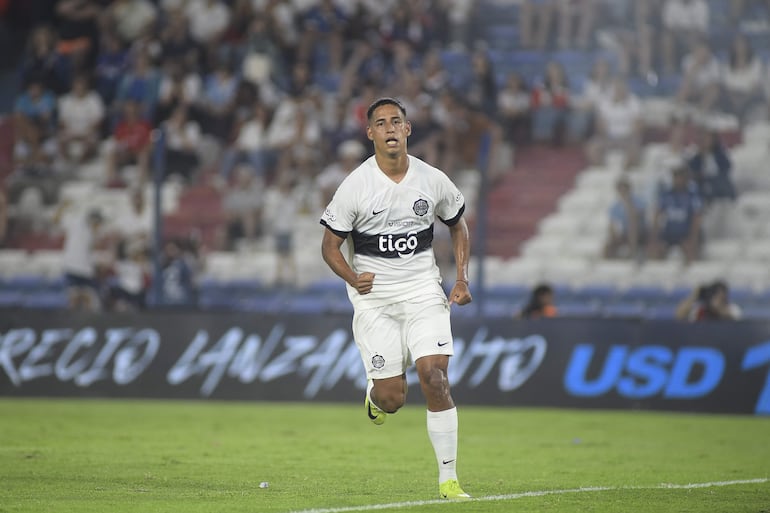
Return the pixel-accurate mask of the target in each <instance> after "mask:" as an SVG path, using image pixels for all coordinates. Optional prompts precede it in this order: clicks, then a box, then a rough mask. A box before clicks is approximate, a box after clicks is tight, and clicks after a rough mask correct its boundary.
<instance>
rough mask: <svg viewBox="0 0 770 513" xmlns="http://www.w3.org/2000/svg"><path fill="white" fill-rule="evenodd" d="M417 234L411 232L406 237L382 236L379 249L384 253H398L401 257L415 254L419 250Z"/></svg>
mask: <svg viewBox="0 0 770 513" xmlns="http://www.w3.org/2000/svg"><path fill="white" fill-rule="evenodd" d="M417 243H418V241H417V234H416V233H415V232H409V233H407V234H406V235H396V236H395V237H394V236H393V234H390V235H380V240H379V249H380V252H382V253H393V252H394V251H395V252H398V253H399V254H401V255H408V254H409V253H414V250H415V249H417Z"/></svg>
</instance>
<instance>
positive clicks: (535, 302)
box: [518, 283, 558, 319]
mask: <svg viewBox="0 0 770 513" xmlns="http://www.w3.org/2000/svg"><path fill="white" fill-rule="evenodd" d="M557 314H558V310H557V308H556V305H555V304H554V294H553V287H551V286H550V285H548V284H547V283H541V284H540V285H537V286H536V287H535V288H533V289H532V292H531V293H530V296H529V301H528V302H527V304H526V305H525V306H524V308H522V310H521V312H519V314H518V317H519V318H521V319H541V318H548V317H556V315H557Z"/></svg>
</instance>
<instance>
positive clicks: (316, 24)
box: [299, 0, 347, 72]
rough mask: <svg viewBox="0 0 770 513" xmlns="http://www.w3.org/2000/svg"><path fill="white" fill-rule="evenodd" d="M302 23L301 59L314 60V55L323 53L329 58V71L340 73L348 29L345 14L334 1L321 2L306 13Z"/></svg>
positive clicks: (322, 0)
mask: <svg viewBox="0 0 770 513" xmlns="http://www.w3.org/2000/svg"><path fill="white" fill-rule="evenodd" d="M301 23H302V29H303V30H302V38H301V41H300V47H299V58H300V59H303V60H312V59H313V57H314V53H317V52H322V53H323V54H325V55H328V57H329V68H328V71H334V72H336V71H339V70H340V69H341V68H342V57H343V50H344V46H343V43H344V35H345V31H346V28H347V16H346V15H345V12H344V11H343V10H342V9H340V8H339V7H338V6H337V5H336V3H335V2H334V1H333V0H319V2H318V3H316V4H315V5H313V6H312V7H310V9H308V10H307V11H306V12H305V13H304V16H303V17H302V22H301Z"/></svg>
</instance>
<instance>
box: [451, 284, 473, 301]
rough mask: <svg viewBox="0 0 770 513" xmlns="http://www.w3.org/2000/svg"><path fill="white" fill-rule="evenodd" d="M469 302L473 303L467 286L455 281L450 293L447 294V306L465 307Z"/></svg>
mask: <svg viewBox="0 0 770 513" xmlns="http://www.w3.org/2000/svg"><path fill="white" fill-rule="evenodd" d="M471 301H473V296H471V291H470V289H469V288H468V284H467V283H465V282H464V281H456V282H455V286H454V287H452V291H451V292H450V293H449V304H450V305H451V304H452V303H457V304H458V305H467V304H468V303H470V302H471Z"/></svg>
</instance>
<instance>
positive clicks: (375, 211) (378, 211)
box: [372, 208, 388, 216]
mask: <svg viewBox="0 0 770 513" xmlns="http://www.w3.org/2000/svg"><path fill="white" fill-rule="evenodd" d="M386 210H388V209H387V208H383V209H382V210H372V215H373V216H376V215H379V214H382V213H383V212H385V211H386Z"/></svg>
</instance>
